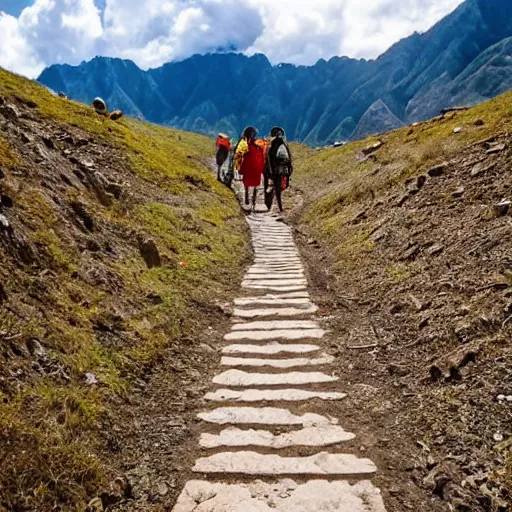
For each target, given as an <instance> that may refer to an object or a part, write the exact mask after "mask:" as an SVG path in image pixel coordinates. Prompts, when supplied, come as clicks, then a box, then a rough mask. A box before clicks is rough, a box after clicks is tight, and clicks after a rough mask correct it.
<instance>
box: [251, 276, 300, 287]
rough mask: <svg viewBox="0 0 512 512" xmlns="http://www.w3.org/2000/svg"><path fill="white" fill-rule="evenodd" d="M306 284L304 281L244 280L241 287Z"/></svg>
mask: <svg viewBox="0 0 512 512" xmlns="http://www.w3.org/2000/svg"><path fill="white" fill-rule="evenodd" d="M307 284H308V282H307V281H306V280H305V279H300V278H299V279H261V278H260V279H245V280H244V281H242V286H274V287H282V286H305V285H307Z"/></svg>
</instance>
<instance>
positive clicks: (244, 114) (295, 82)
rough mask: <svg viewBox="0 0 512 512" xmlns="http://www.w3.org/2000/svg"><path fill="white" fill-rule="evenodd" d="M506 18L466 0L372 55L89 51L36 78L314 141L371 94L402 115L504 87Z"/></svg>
mask: <svg viewBox="0 0 512 512" xmlns="http://www.w3.org/2000/svg"><path fill="white" fill-rule="evenodd" d="M511 20H512V4H511V3H510V2H508V1H506V0H466V1H465V2H464V3H463V4H461V5H460V6H459V7H458V8H457V9H456V10H455V11H454V12H453V13H452V14H450V15H449V16H447V17H446V18H445V19H443V20H441V21H440V22H439V23H437V24H436V25H435V26H434V27H432V28H431V29H430V30H429V31H427V32H425V33H424V34H413V35H412V36H411V37H409V38H406V39H404V40H402V41H400V42H398V43H397V44H395V45H394V46H393V47H391V48H390V49H389V50H388V51H387V52H386V53H384V54H383V55H382V56H380V57H379V58H378V59H376V60H371V61H365V60H354V59H350V58H347V57H336V58H332V59H331V60H329V62H326V61H324V60H320V61H319V62H318V63H317V64H316V65H314V66H311V67H306V66H299V67H296V66H292V65H287V64H281V65H278V66H272V65H271V64H270V63H269V61H268V60H267V59H266V57H265V56H263V55H255V56H253V57H251V58H248V57H246V56H243V55H239V54H212V55H204V56H199V55H198V56H194V57H192V58H189V59H186V60H184V61H182V62H175V63H169V64H165V65H164V66H162V67H160V68H158V69H152V70H149V71H142V70H140V69H139V68H138V67H137V66H136V65H135V64H134V63H132V62H129V61H122V60H119V59H110V58H96V59H93V60H92V61H90V62H86V63H83V64H81V65H80V66H75V67H73V66H67V65H55V66H51V67H50V68H48V69H46V70H45V71H44V72H43V73H42V75H41V76H40V78H39V80H40V81H41V82H42V83H43V84H45V85H47V86H48V87H51V88H52V89H54V90H55V91H64V92H66V93H68V94H69V95H70V97H72V98H73V99H76V100H78V101H82V102H85V103H88V104H89V103H90V102H91V101H92V99H93V98H94V97H95V96H97V95H100V96H102V97H104V98H105V99H106V100H107V101H108V103H109V104H111V105H112V106H113V107H119V108H122V109H123V110H124V111H125V112H127V113H128V114H130V115H132V116H135V117H142V118H145V119H147V120H149V121H152V122H155V123H160V124H164V125H171V126H175V127H179V128H182V129H187V130H193V131H197V132H201V133H205V134H209V135H212V134H214V133H216V132H218V131H224V132H228V133H230V134H231V135H232V136H238V135H239V134H240V133H241V131H242V130H243V128H244V127H245V126H246V125H247V124H254V125H256V126H258V128H259V129H260V131H261V132H262V133H267V132H268V131H269V129H270V127H271V126H273V125H275V124H279V125H283V126H284V127H285V129H286V132H287V134H288V136H289V137H290V138H291V139H293V140H298V141H303V142H305V143H307V144H309V145H322V144H324V143H328V142H334V141H336V140H348V139H350V138H357V137H359V136H360V132H358V131H356V132H354V130H355V129H356V126H357V125H358V123H359V122H360V120H361V118H362V117H363V116H364V114H365V112H367V111H368V109H369V108H370V107H371V106H372V105H374V104H376V103H378V102H383V103H384V104H385V105H386V106H387V108H388V109H389V110H390V113H391V116H390V117H391V118H392V119H395V118H397V119H398V120H399V121H400V122H402V123H405V124H411V123H413V122H415V121H421V120H425V119H428V118H430V117H432V116H435V115H437V114H438V112H439V111H440V109H442V108H445V107H449V106H454V105H458V104H461V105H475V104H477V103H480V102H482V101H485V100H487V99H489V98H492V97H494V96H496V95H498V94H501V93H502V92H505V91H506V90H508V88H510V84H511V80H512V78H511V77H512V73H511V67H510V59H511V50H510V41H507V39H508V38H510V37H512V21H511ZM395 124H396V120H395ZM381 128H382V125H376V126H375V127H374V129H373V133H375V132H378V131H381ZM369 129H371V127H369ZM366 132H367V130H365V132H364V133H366Z"/></svg>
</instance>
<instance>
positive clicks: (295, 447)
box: [173, 213, 385, 512]
mask: <svg viewBox="0 0 512 512" xmlns="http://www.w3.org/2000/svg"><path fill="white" fill-rule="evenodd" d="M248 223H249V226H250V228H251V236H252V241H253V245H254V252H255V259H254V263H253V265H252V266H251V267H250V268H249V270H248V271H247V274H246V276H245V278H244V281H243V283H242V290H243V291H242V293H241V294H240V297H239V298H237V299H236V300H235V301H234V313H233V325H232V327H231V331H230V332H228V333H227V334H226V335H225V336H224V344H223V348H222V355H223V357H222V360H221V366H222V369H221V370H220V373H218V374H217V375H216V376H215V377H214V378H213V382H212V384H211V388H210V390H209V392H208V393H207V394H206V395H205V407H204V409H203V411H202V412H201V413H200V414H199V415H198V416H199V418H200V420H201V423H200V425H199V428H198V430H199V431H200V436H199V439H198V442H199V446H200V450H201V451H200V452H199V451H198V454H199V457H198V458H197V459H196V460H195V463H194V466H193V468H192V476H191V479H190V480H189V481H188V482H187V483H186V485H185V487H184V489H183V492H182V493H181V495H180V497H179V499H178V501H177V503H176V505H175V507H174V508H173V511H174V512H192V511H195V512H198V511H212V512H213V511H221V510H222V511H224V510H230V511H245V510H261V511H263V510H271V509H277V510H282V511H285V510H287V511H288V510H289V511H313V510H325V511H330V510H332V511H337V512H343V511H346V512H358V511H362V512H377V511H378V512H382V511H384V510H385V508H384V504H383V501H382V498H381V495H380V491H379V490H378V489H377V488H376V487H374V485H373V484H372V483H371V478H372V476H373V475H374V474H375V472H376V471H377V467H376V466H375V464H374V463H373V462H372V460H371V459H370V458H367V456H368V454H367V453H365V454H361V453H359V452H360V450H357V449H356V448H355V446H356V445H354V439H356V438H357V432H355V433H352V432H348V431H347V430H345V428H344V427H345V424H344V423H345V422H344V418H343V417H339V415H337V412H339V409H338V404H339V403H340V401H343V400H344V399H345V398H346V394H345V393H344V392H343V389H341V387H340V385H339V381H340V379H339V375H336V372H333V367H332V363H333V361H334V357H333V356H332V355H331V354H330V353H329V345H330V337H329V333H327V332H326V331H325V330H324V329H323V328H322V325H321V324H320V323H319V322H318V320H317V318H315V314H316V311H317V309H318V308H317V307H316V306H315V305H314V304H313V303H312V302H311V299H310V296H309V293H308V282H307V279H306V277H305V271H304V267H303V263H302V260H301V257H300V256H299V253H298V250H297V248H296V246H295V243H294V240H293V235H292V230H291V228H289V227H288V226H287V225H285V224H284V223H282V222H279V219H278V218H276V217H275V216H272V215H270V214H263V213H258V214H256V215H251V216H249V217H248ZM359 443H360V444H362V443H364V440H361V439H359Z"/></svg>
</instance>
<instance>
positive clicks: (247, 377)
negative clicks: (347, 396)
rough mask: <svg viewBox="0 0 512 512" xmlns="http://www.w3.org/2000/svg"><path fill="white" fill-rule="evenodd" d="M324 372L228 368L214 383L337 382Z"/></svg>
mask: <svg viewBox="0 0 512 512" xmlns="http://www.w3.org/2000/svg"><path fill="white" fill-rule="evenodd" d="M337 380H339V379H338V377H332V376H330V375H326V374H325V373H322V372H289V373H248V372H243V371H240V370H228V371H226V372H223V373H221V374H220V375H217V376H215V377H214V378H213V383H214V384H220V385H222V386H232V387H251V386H303V385H306V384H324V383H326V382H336V381H337Z"/></svg>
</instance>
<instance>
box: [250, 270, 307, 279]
mask: <svg viewBox="0 0 512 512" xmlns="http://www.w3.org/2000/svg"><path fill="white" fill-rule="evenodd" d="M244 279H245V280H253V281H254V280H256V279H264V280H266V281H268V280H269V279H272V280H275V279H304V272H268V271H267V272H265V273H262V272H247V274H245V276H244Z"/></svg>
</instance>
